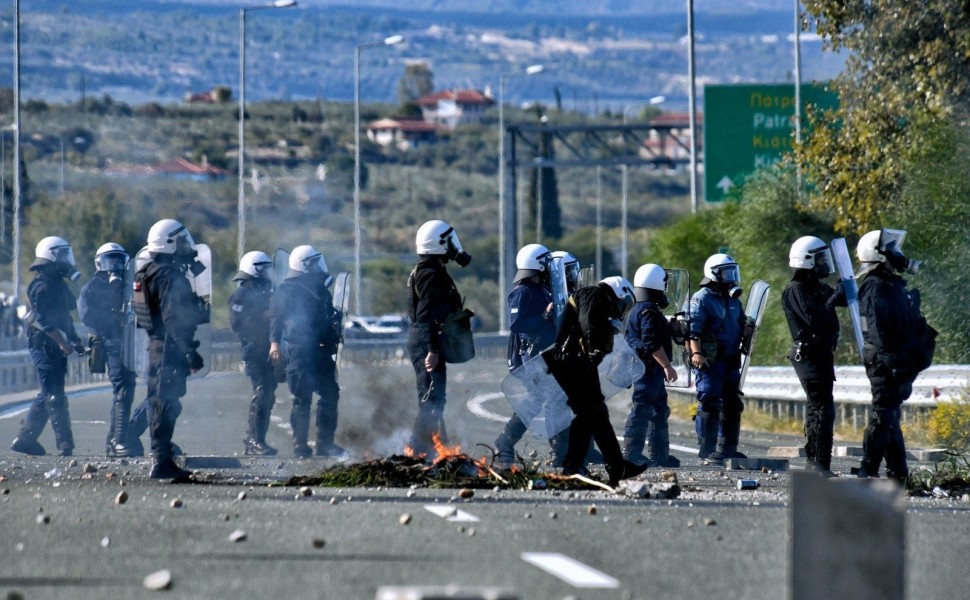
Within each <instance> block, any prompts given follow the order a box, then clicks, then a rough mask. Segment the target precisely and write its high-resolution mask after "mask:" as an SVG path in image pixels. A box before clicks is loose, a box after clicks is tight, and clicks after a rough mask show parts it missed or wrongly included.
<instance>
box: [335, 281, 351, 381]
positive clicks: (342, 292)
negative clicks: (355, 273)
mask: <svg viewBox="0 0 970 600" xmlns="http://www.w3.org/2000/svg"><path fill="white" fill-rule="evenodd" d="M333 308H334V310H335V311H337V314H336V315H334V324H333V326H334V328H335V329H336V331H337V335H339V336H340V337H339V341H338V343H337V354H336V356H334V361H335V362H336V363H337V368H340V352H341V350H343V347H344V319H346V318H347V311H348V310H349V309H350V273H348V272H346V271H343V272H340V273H337V275H336V276H335V277H334V278H333Z"/></svg>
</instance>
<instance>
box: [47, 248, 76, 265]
mask: <svg viewBox="0 0 970 600" xmlns="http://www.w3.org/2000/svg"><path fill="white" fill-rule="evenodd" d="M51 256H53V257H54V262H59V263H64V264H66V265H71V266H72V267H73V266H74V252H73V251H72V250H71V247H70V246H54V247H53V248H51Z"/></svg>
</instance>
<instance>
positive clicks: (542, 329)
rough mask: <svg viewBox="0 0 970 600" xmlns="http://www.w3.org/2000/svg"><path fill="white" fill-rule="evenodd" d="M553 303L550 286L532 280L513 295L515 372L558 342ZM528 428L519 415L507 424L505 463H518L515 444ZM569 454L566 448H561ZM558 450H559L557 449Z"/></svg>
mask: <svg viewBox="0 0 970 600" xmlns="http://www.w3.org/2000/svg"><path fill="white" fill-rule="evenodd" d="M551 302H552V292H551V291H550V290H549V288H548V286H545V285H542V284H541V283H537V282H536V281H535V280H534V279H533V278H532V277H529V278H526V279H523V280H521V281H519V282H518V284H516V286H515V287H514V288H512V291H511V292H510V293H509V297H508V303H509V329H510V330H511V333H510V334H509V353H508V364H509V369H510V370H512V369H515V368H516V367H519V366H521V365H522V364H523V363H525V362H528V361H529V359H531V358H532V357H534V356H536V355H538V354H539V352H540V351H542V350H544V349H545V348H546V347H548V346H549V345H550V344H552V343H553V342H554V341H555V340H556V323H555V321H554V320H553V319H552V313H547V312H546V307H548V306H549V304H550V303H551ZM525 432H526V426H525V423H523V422H522V419H520V418H519V415H518V414H516V413H513V414H512V418H511V419H509V422H508V423H506V425H505V429H503V430H502V434H501V435H500V436H499V437H498V439H497V440H495V447H496V450H497V451H498V459H499V460H500V461H501V462H503V463H511V462H512V461H513V460H515V444H517V443H518V442H519V440H521V439H522V436H523V435H525ZM561 445H562V448H561V452H562V453H564V452H565V450H566V449H565V444H561ZM556 447H558V446H556ZM553 460H554V464H555V465H556V466H558V464H559V463H561V462H562V456H561V455H560V456H557V457H554V459H553Z"/></svg>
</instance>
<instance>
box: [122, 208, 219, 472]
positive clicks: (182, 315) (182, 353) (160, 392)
mask: <svg viewBox="0 0 970 600" xmlns="http://www.w3.org/2000/svg"><path fill="white" fill-rule="evenodd" d="M148 252H149V253H150V255H151V261H150V262H148V263H147V264H146V265H145V266H143V267H142V268H141V269H140V270H138V272H137V273H136V274H135V281H134V305H135V315H136V317H137V319H138V324H139V326H141V327H142V328H143V329H145V331H146V332H147V333H148V338H149V342H148V400H147V401H148V417H149V430H150V432H151V439H152V449H151V452H152V459H153V464H152V470H151V473H150V476H151V478H152V479H183V478H186V477H188V476H189V475H191V474H192V473H191V471H186V470H185V469H181V468H179V467H178V466H177V465H176V464H175V461H174V460H173V459H172V434H173V433H174V431H175V422H176V420H177V419H178V416H179V414H181V412H182V403H181V400H180V399H181V398H182V396H184V395H185V392H186V383H185V382H186V379H188V377H189V375H190V374H191V373H194V372H196V371H199V370H201V369H202V367H203V366H204V361H203V358H202V356H201V355H200V354H199V352H198V350H197V348H198V342H196V341H195V329H196V327H197V326H198V325H201V324H203V323H205V322H206V321H207V320H208V310H207V307H206V306H205V303H204V302H203V300H202V298H200V297H199V296H198V295H196V294H195V292H194V291H193V290H192V286H191V284H190V283H189V280H188V277H187V273H188V272H191V273H192V274H193V275H198V274H200V273H201V272H202V271H203V270H204V269H205V266H204V265H203V264H202V263H200V262H199V261H197V260H196V258H197V255H198V253H197V251H196V249H195V242H194V241H193V240H192V236H191V235H190V234H189V231H188V229H186V228H185V226H184V225H182V224H181V223H179V222H178V221H176V220H175V219H162V220H161V221H158V222H157V223H155V224H154V225H152V228H151V229H150V230H149V232H148Z"/></svg>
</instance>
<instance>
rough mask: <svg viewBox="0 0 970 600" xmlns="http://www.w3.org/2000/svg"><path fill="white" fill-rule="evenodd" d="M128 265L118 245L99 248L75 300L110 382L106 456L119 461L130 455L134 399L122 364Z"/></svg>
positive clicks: (132, 381) (129, 372)
mask: <svg viewBox="0 0 970 600" xmlns="http://www.w3.org/2000/svg"><path fill="white" fill-rule="evenodd" d="M127 265H128V253H127V252H125V249H124V248H123V247H122V246H121V245H120V244H116V243H114V242H108V243H107V244H104V245H102V246H101V247H100V248H98V251H97V253H96V254H95V257H94V266H95V268H96V269H97V272H96V273H95V274H94V277H92V278H91V281H89V282H87V283H86V284H85V285H84V287H83V288H81V294H80V297H79V298H78V313H80V315H81V321H82V322H83V323H84V324H85V325H87V326H88V328H89V329H90V330H91V332H92V333H93V336H94V338H93V341H92V344H91V352H92V355H93V356H95V357H96V356H97V355H98V354H103V357H104V358H103V360H104V370H105V371H107V374H108V379H109V380H110V381H111V391H112V400H111V420H110V421H109V424H108V438H107V440H106V441H105V454H106V455H107V456H119V457H125V456H132V455H133V449H132V448H131V447H130V445H129V441H128V420H129V418H130V417H131V404H132V400H133V399H134V396H135V372H134V371H133V370H132V369H130V368H129V366H130V365H126V364H125V363H124V336H125V332H124V327H125V323H126V319H125V306H124V304H125V292H126V290H125V286H126V279H125V274H126V267H127ZM130 333H131V334H133V333H134V332H130Z"/></svg>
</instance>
